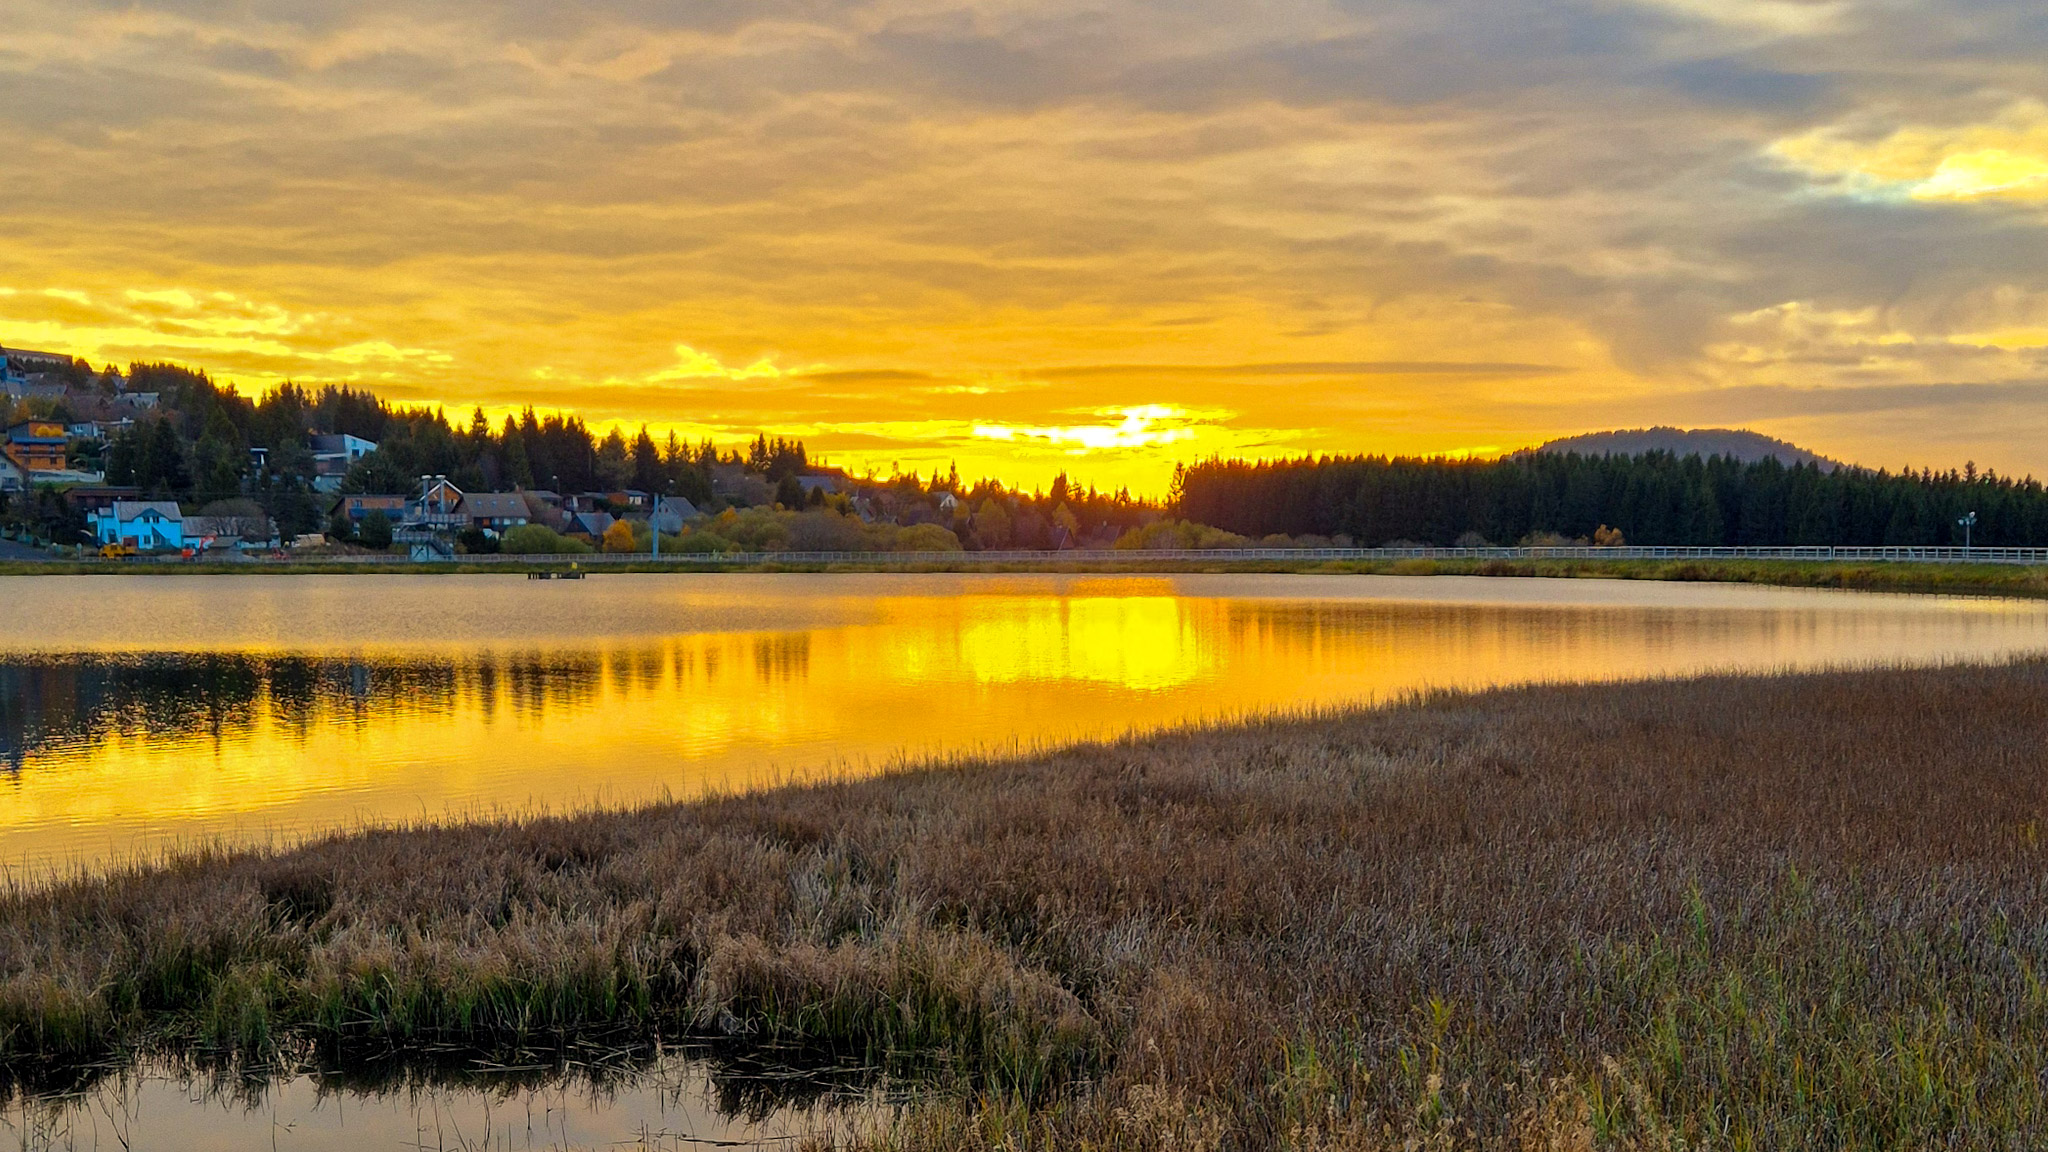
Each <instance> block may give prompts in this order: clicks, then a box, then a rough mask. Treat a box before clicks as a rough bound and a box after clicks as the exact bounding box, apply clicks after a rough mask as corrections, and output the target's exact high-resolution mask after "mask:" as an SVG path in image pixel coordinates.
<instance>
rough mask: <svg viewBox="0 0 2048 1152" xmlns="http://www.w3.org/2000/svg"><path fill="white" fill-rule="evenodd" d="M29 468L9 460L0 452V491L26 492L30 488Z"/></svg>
mask: <svg viewBox="0 0 2048 1152" xmlns="http://www.w3.org/2000/svg"><path fill="white" fill-rule="evenodd" d="M28 475H29V474H28V469H26V468H23V467H22V466H21V465H19V464H16V463H15V462H14V461H12V460H9V459H8V458H7V456H6V455H5V454H4V453H0V492H26V491H28V489H29V478H28Z"/></svg>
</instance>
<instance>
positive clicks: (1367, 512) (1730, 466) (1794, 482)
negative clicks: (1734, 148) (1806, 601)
mask: <svg viewBox="0 0 2048 1152" xmlns="http://www.w3.org/2000/svg"><path fill="white" fill-rule="evenodd" d="M1174 500H1175V503H1176V505H1177V509H1178V512H1179V514H1180V515H1182V516H1184V517H1186V518H1187V519H1189V520H1192V521H1195V522H1198V523H1203V524H1209V525H1213V526H1215V527H1217V528H1221V529H1225V530H1227V531H1230V532H1236V533H1240V534H1242V535H1245V536H1249V537H1254V538H1258V537H1263V536H1267V535H1271V534H1282V535H1287V536H1302V535H1314V536H1328V537H1337V536H1340V535H1341V536H1346V537H1349V538H1351V539H1352V540H1355V541H1356V542H1357V543H1359V544H1361V545H1380V544H1388V543H1395V542H1412V543H1417V544H1432V545H1453V544H1458V543H1466V544H1475V543H1479V542H1481V541H1484V542H1487V543H1493V544H1513V543H1517V542H1520V541H1524V540H1529V539H1532V538H1535V539H1541V538H1545V537H1548V536H1552V535H1555V536H1561V537H1566V538H1570V539H1579V538H1587V539H1590V538H1593V537H1594V536H1595V535H1596V534H1598V533H1599V530H1600V529H1601V528H1603V527H1605V528H1608V529H1611V530H1619V532H1620V533H1621V534H1622V537H1623V538H1624V539H1625V540H1626V541H1627V542H1628V543H1630V544H1643V545H1659V544H1672V545H1693V546H1727V545H1851V546H1875V545H1949V544H1957V545H1959V544H1962V543H1963V529H1962V528H1961V526H1959V525H1958V524H1957V520H1958V518H1960V517H1962V516H1963V515H1965V514H1966V513H1969V512H1973V511H1974V512H1975V513H1977V522H1976V524H1975V526H1974V528H1973V530H1972V532H1971V542H1972V543H1974V544H1979V545H1993V546H1995V545H2014V546H2025V545H2048V489H2044V488H2043V487H2042V485H2041V484H2040V482H2038V481H2036V480H2034V479H2033V478H2031V477H2029V478H2027V479H2024V480H2014V479H2011V478H2008V477H2002V476H1997V475H1994V474H1992V473H1990V472H1979V471H1977V470H1976V469H1975V468H1974V467H1967V468H1965V469H1963V470H1961V471H1950V472H1932V471H1925V472H1915V471H1905V472H1886V471H1871V470H1866V469H1860V468H1848V467H1842V468H1835V469H1833V470H1832V471H1824V470H1823V469H1822V468H1821V467H1820V466H1818V465H1813V464H1803V465H1796V466H1787V465H1785V464H1782V463H1780V462H1778V461H1776V460H1773V459H1766V460H1762V461H1758V462H1756V463H1743V462H1741V461H1738V460H1733V459H1729V458H1727V457H1722V456H1715V457H1710V458H1707V459H1702V458H1700V457H1698V456H1686V457H1677V456H1673V455H1671V454H1669V453H1664V452H1651V453H1647V454H1645V455H1641V456H1581V455H1576V454H1566V455H1557V454H1551V453H1541V452H1527V453H1520V454H1517V455H1514V456H1509V457H1505V458H1502V459H1499V460H1487V461H1476V460H1449V459H1442V458H1429V459H1424V458H1413V457H1409V458H1404V457H1386V456H1325V457H1315V458H1298V459H1293V460H1280V461H1271V462H1265V463H1251V462H1246V461H1241V460H1227V461H1226V460H1209V461H1206V462H1203V463H1199V464H1195V465H1192V466H1189V467H1185V468H1181V469H1178V470H1177V471H1176V473H1175V477H1174ZM1608 538H1609V539H1611V538H1612V537H1611V536H1609V537H1608Z"/></svg>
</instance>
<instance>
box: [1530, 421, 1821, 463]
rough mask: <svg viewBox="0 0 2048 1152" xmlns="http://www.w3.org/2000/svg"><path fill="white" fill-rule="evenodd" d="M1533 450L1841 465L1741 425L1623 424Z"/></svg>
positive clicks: (1590, 454)
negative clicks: (1608, 429)
mask: <svg viewBox="0 0 2048 1152" xmlns="http://www.w3.org/2000/svg"><path fill="white" fill-rule="evenodd" d="M1534 451H1537V452H1554V453H1557V454H1559V455H1563V454H1565V453H1569V452H1577V453H1578V454H1579V455H1581V456H1640V455H1642V454H1643V453H1645V452H1669V453H1671V454H1672V455H1673V456H1729V457H1733V458H1734V459H1737V460H1740V461H1742V462H1743V463H1745V464H1753V463H1755V462H1757V461H1759V460H1763V459H1766V458H1773V457H1774V458H1776V459H1777V460H1778V462H1779V463H1782V464H1818V465H1820V470H1821V471H1823V472H1832V471H1834V470H1835V469H1836V468H1838V467H1841V464H1840V463H1839V462H1838V461H1834V460H1830V459H1828V458H1827V457H1825V456H1818V455H1815V454H1814V453H1812V452H1808V451H1807V450H1806V449H1804V448H1801V447H1799V446H1798V445H1797V444H1788V443H1786V442H1785V441H1783V440H1779V439H1777V438H1775V437H1771V436H1766V435H1764V434H1763V433H1761V432H1750V431H1747V430H1745V429H1742V428H1625V429H1620V430H1617V431H1613V432H1588V433H1585V434H1584V435H1581V436H1566V437H1564V438H1563V439H1561V440H1552V441H1550V442H1549V443H1547V444H1542V445H1539V446H1537V447H1536V448H1535V449H1534Z"/></svg>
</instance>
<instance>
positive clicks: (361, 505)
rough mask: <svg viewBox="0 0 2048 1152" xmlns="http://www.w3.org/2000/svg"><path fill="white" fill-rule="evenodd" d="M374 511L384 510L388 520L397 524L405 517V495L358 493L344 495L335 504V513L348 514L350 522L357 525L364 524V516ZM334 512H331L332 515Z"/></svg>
mask: <svg viewBox="0 0 2048 1152" xmlns="http://www.w3.org/2000/svg"><path fill="white" fill-rule="evenodd" d="M372 512H382V513H383V514H384V518H385V519H386V520H389V521H391V522H392V523H393V524H396V523H398V522H399V521H400V520H403V519H405V497H403V496H371V495H367V494H360V493H358V494H351V495H348V496H343V497H342V498H341V499H340V500H339V501H337V502H336V503H335V505H334V513H341V514H344V515H346V516H347V517H348V520H349V523H351V524H356V525H360V524H362V522H363V517H365V516H368V515H369V514H370V513H372ZM334 513H330V515H333V514H334Z"/></svg>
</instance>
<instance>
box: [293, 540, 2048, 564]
mask: <svg viewBox="0 0 2048 1152" xmlns="http://www.w3.org/2000/svg"><path fill="white" fill-rule="evenodd" d="M1325 560H1363V561H1372V562H1379V563H1387V562H1391V561H1397V560H1807V561H1834V562H1838V563H1901V562H1912V563H1922V564H1965V563H1967V564H2048V548H1827V547H1788V548H1679V547H1670V548H1653V547H1636V546H1623V547H1619V548H1601V547H1594V546H1590V545H1587V546H1573V545H1563V546H1538V547H1527V548H1506V547H1504V548H1162V549H1145V550H1135V549H1134V550H1124V549H1112V548H1070V549H1067V550H1064V551H1058V552H1053V551H991V552H682V553H663V554H662V555H661V556H659V557H654V556H650V555H648V554H647V553H645V552H586V553H567V554H548V555H531V554H511V553H498V554H490V555H477V556H458V557H456V561H457V562H459V563H463V564H483V565H495V564H562V565H568V564H576V565H579V566H583V567H592V568H601V567H609V566H613V565H620V564H636V565H646V564H660V565H661V566H663V567H672V568H678V569H698V568H735V567H741V568H745V567H758V566H760V565H764V564H773V565H777V566H784V565H794V566H799V567H812V566H829V565H834V564H858V565H863V566H887V567H906V568H917V567H942V568H982V567H996V566H1001V565H1006V564H1018V565H1033V566H1035V565H1045V564H1084V565H1085V564H1142V563H1145V562H1148V561H1173V562H1178V563H1200V564H1236V563H1246V564H1276V563H1277V564H1302V563H1315V562H1319V561H1325ZM257 562H259V563H261V562H263V561H257ZM284 563H340V564H386V563H389V564H409V563H412V561H411V560H410V559H409V558H408V557H405V556H345V557H333V558H331V559H326V558H323V559H318V560H315V559H311V558H308V559H307V560H304V561H284ZM443 563H446V561H443Z"/></svg>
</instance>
